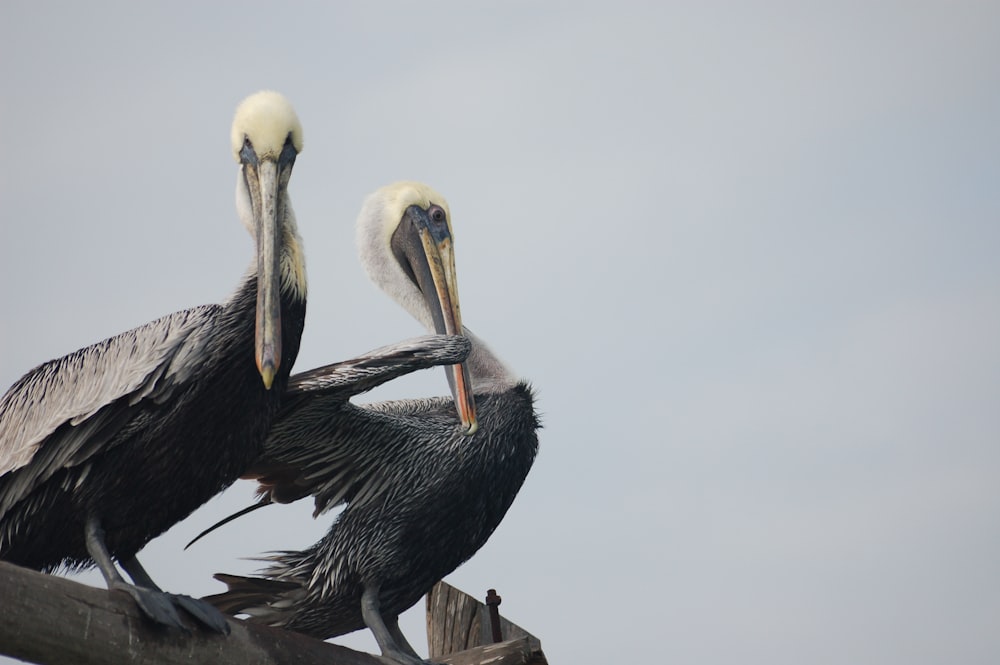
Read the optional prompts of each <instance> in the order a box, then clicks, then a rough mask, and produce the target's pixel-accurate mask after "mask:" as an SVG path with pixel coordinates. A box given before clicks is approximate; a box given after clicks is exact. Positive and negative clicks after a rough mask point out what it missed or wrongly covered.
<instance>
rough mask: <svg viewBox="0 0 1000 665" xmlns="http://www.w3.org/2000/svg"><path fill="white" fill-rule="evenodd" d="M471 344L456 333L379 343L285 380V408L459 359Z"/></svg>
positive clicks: (361, 390)
mask: <svg viewBox="0 0 1000 665" xmlns="http://www.w3.org/2000/svg"><path fill="white" fill-rule="evenodd" d="M471 349H472V343H471V342H470V341H469V340H468V339H467V338H466V337H463V336H460V335H423V336H421V337H414V338H412V339H408V340H405V341H402V342H398V343H396V344H390V345H389V346H383V347H381V348H378V349H375V350H374V351H369V352H368V353H366V354H364V355H361V356H358V357H357V358H353V359H351V360H344V361H342V362H338V363H333V364H331V365H324V366H323V367H317V368H316V369H311V370H309V371H307V372H302V373H300V374H296V375H294V376H292V377H291V378H290V379H289V380H288V390H287V392H286V399H287V400H289V404H290V406H289V407H288V408H286V409H285V411H289V410H291V409H293V408H295V406H296V405H297V404H299V403H300V401H301V399H302V398H306V399H308V398H309V397H310V396H314V395H317V394H328V395H331V396H332V395H340V396H343V397H345V398H347V397H351V396H353V395H360V394H361V393H364V392H367V391H369V390H371V389H372V388H375V387H377V386H380V385H382V384H383V383H387V382H388V381H391V380H392V379H395V378H398V377H401V376H404V375H406V374H409V373H411V372H415V371H417V370H419V369H427V368H429V367H436V366H438V365H454V364H457V363H460V362H463V361H464V360H465V359H466V358H467V357H468V355H469V351H470V350H471Z"/></svg>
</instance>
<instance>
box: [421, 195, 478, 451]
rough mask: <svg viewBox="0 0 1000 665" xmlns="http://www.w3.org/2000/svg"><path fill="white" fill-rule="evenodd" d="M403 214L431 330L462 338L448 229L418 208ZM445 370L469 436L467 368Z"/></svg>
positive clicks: (471, 402)
mask: <svg viewBox="0 0 1000 665" xmlns="http://www.w3.org/2000/svg"><path fill="white" fill-rule="evenodd" d="M406 214H407V216H408V217H409V218H410V221H411V222H412V224H407V225H405V226H406V227H407V228H408V229H409V231H408V234H415V237H414V236H413V235H410V236H409V237H408V238H407V239H406V240H405V241H404V243H405V244H404V245H403V247H404V250H403V253H404V255H405V256H406V258H407V259H408V261H409V266H410V269H411V271H412V273H413V276H414V277H415V279H416V282H417V285H418V287H419V288H420V292H421V293H422V294H423V296H424V299H425V300H426V302H427V308H428V309H429V310H430V312H431V316H432V317H433V319H434V329H435V331H436V332H437V333H438V334H439V335H462V334H464V333H463V328H462V312H461V308H460V307H459V304H458V278H457V276H456V272H455V254H454V250H453V246H452V238H451V229H450V228H449V227H448V223H447V221H446V220H445V219H444V217H443V216H442V217H441V219H439V220H436V219H433V218H432V216H431V215H429V214H428V212H427V211H426V210H424V209H422V208H421V207H420V206H410V207H409V208H407V210H406ZM445 371H446V373H447V376H448V385H449V386H450V387H451V394H452V397H453V398H454V399H455V406H456V407H457V409H458V416H459V418H460V419H461V421H462V426H463V428H464V430H465V434H466V435H467V436H471V435H472V434H474V433H475V432H476V430H477V429H478V428H479V423H478V421H477V420H476V400H475V397H474V396H473V394H472V379H471V377H470V376H469V369H468V367H466V365H465V364H464V363H462V364H458V365H449V366H448V367H446V368H445Z"/></svg>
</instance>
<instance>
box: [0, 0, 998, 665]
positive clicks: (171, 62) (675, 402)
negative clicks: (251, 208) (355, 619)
mask: <svg viewBox="0 0 1000 665" xmlns="http://www.w3.org/2000/svg"><path fill="white" fill-rule="evenodd" d="M0 86H2V88H0V89H2V90H3V93H2V95H0V153H2V154H3V156H4V158H3V159H2V160H0V217H2V219H3V222H2V226H0V266H2V272H0V307H2V308H3V312H4V314H3V316H2V317H0V341H2V342H3V345H4V349H5V352H4V353H3V354H2V355H0V385H2V387H6V386H9V385H10V384H11V383H13V382H14V381H15V380H16V379H17V378H18V377H19V376H20V375H21V374H23V373H24V372H25V371H27V370H29V369H30V368H31V367H33V366H35V365H37V364H38V363H40V362H43V361H45V360H48V359H51V358H53V357H56V356H59V355H62V354H64V353H67V352H70V351H73V350H75V349H77V348H79V347H81V346H84V345H86V344H89V343H91V342H94V341H97V340H99V339H101V338H103V337H106V336H109V335H112V334H115V333H118V332H121V331H123V330H126V329H128V328H130V327H132V326H135V325H138V324H140V323H143V322H145V321H148V320H150V319H153V318H155V317H157V316H160V315H162V314H166V313H168V312H171V311H175V310H178V309H183V308H185V307H188V306H192V305H197V304H202V303H206V302H213V301H219V300H221V299H223V298H225V297H226V295H227V294H228V293H229V292H230V291H231V290H232V289H233V288H235V286H236V283H237V281H238V279H239V277H240V275H241V274H242V272H243V270H244V268H245V267H246V265H247V264H248V263H249V261H250V257H251V243H250V241H249V239H248V237H247V235H246V233H245V231H244V230H243V229H242V228H241V226H240V225H239V223H238V221H237V218H236V215H235V211H234V205H233V191H234V184H235V177H234V174H235V171H236V165H235V163H234V162H233V160H232V158H231V157H230V156H229V146H228V140H229V139H228V136H229V134H228V132H229V123H230V120H231V117H232V113H233V110H234V109H235V106H236V104H237V103H238V102H239V101H240V100H241V99H242V98H243V97H245V96H246V95H248V94H250V93H252V92H254V91H256V90H259V89H262V88H273V89H277V90H280V91H281V92H283V93H284V94H285V95H286V96H288V97H289V99H290V100H291V101H292V103H293V104H294V105H295V106H296V108H297V110H298V113H299V116H300V118H301V120H302V123H303V126H304V132H305V150H304V152H303V153H302V155H301V157H300V158H299V160H298V162H297V163H296V167H295V173H294V175H293V180H292V185H291V192H292V196H293V201H294V205H295V210H296V212H297V215H298V218H299V225H300V230H301V232H302V235H303V237H304V240H305V246H306V250H307V261H308V270H309V278H310V294H309V295H310V301H309V315H308V320H307V328H306V333H305V337H304V339H303V346H302V352H301V354H300V356H299V362H298V364H297V367H298V368H300V369H307V368H309V367H313V366H316V365H320V364H324V363H327V362H331V361H334V360H339V359H343V358H345V357H348V356H351V355H354V354H356V353H359V352H362V351H365V350H368V349H370V348H374V347H376V346H380V345H382V344H385V343H389V342H393V341H396V340H398V339H402V338H405V337H410V336H413V335H416V334H419V333H420V332H421V330H420V328H419V327H418V325H417V324H416V323H415V322H413V321H412V320H410V319H409V317H408V316H407V315H406V314H405V313H404V312H403V311H402V310H400V309H399V308H398V307H396V306H395V305H394V304H393V303H392V302H391V301H389V300H388V299H387V298H385V297H384V296H382V295H381V294H380V293H378V292H377V290H376V289H375V288H374V287H372V286H371V285H370V284H368V283H367V280H366V279H365V277H364V276H363V273H362V271H361V269H360V266H359V265H358V262H357V259H356V257H355V252H354V219H355V217H356V215H357V212H358V210H359V208H360V204H361V201H362V200H363V198H364V196H365V195H366V194H367V193H368V192H370V191H372V190H373V189H375V188H377V187H378V186H380V185H383V184H386V183H388V182H391V181H393V180H397V179H402V178H406V179H419V180H424V181H426V182H428V183H429V184H431V185H432V186H433V187H435V188H436V189H438V190H439V191H441V192H442V193H443V194H444V195H445V196H447V197H448V199H449V202H450V204H451V210H452V213H453V218H454V225H455V231H456V251H457V262H458V271H459V275H460V277H459V282H460V290H461V297H462V308H463V314H464V318H465V321H466V323H467V324H468V325H469V327H470V328H472V329H473V330H475V331H476V332H477V333H478V334H479V335H481V336H482V337H483V338H484V339H486V340H488V341H489V342H490V343H491V345H492V346H493V348H494V349H495V350H496V351H497V353H498V354H499V355H500V356H502V357H503V358H504V359H505V360H506V361H507V362H508V363H509V364H510V365H511V366H512V367H513V368H515V369H516V370H517V371H518V372H520V373H522V374H523V375H524V376H526V377H528V378H530V379H531V380H532V381H533V382H534V384H535V386H536V388H537V390H538V393H539V408H540V410H541V411H542V414H543V419H544V424H545V429H544V430H543V431H542V435H541V446H542V448H541V452H540V456H539V458H538V461H537V463H536V465H535V468H534V469H533V470H532V473H531V475H530V476H529V478H528V481H527V484H526V485H525V487H524V489H523V491H522V492H521V494H520V496H519V497H518V499H517V501H516V502H515V504H514V506H513V508H512V509H511V511H510V513H509V514H508V516H507V519H506V520H505V522H504V523H503V524H502V525H501V527H500V529H498V531H497V532H496V534H495V535H494V537H493V539H492V540H491V541H490V543H488V544H487V546H486V547H485V548H483V550H482V551H481V552H480V553H479V554H478V555H477V556H476V557H475V558H473V559H472V560H471V561H470V562H469V563H467V564H466V565H465V566H463V567H462V568H461V569H459V570H458V571H457V572H456V573H454V574H453V575H451V576H450V577H449V578H448V579H449V581H450V582H452V583H453V584H455V585H457V586H459V587H460V588H463V589H465V590H466V591H469V592H472V593H477V594H481V593H484V592H485V590H486V589H487V588H488V587H495V588H497V589H498V590H499V592H500V594H501V595H502V596H503V598H504V604H503V608H502V609H503V610H504V611H505V613H506V614H507V615H508V616H509V617H510V618H511V619H512V620H514V621H515V622H518V623H520V624H522V625H523V626H524V627H526V628H528V629H529V630H531V631H533V632H535V633H536V634H538V635H539V636H540V637H541V639H542V641H543V645H544V647H545V651H546V653H547V654H548V655H549V657H550V660H551V662H553V663H609V662H653V661H657V662H690V663H694V662H697V663H700V664H702V665H710V664H713V663H718V664H720V665H721V664H729V663H733V662H740V663H743V664H745V665H754V664H765V663H766V664H767V665H776V664H783V663H787V664H789V665H791V664H797V663H801V662H809V663H812V664H814V665H825V664H829V665H833V664H842V663H848V662H849V663H853V664H859V665H860V664H866V663H872V664H874V663H904V662H905V663H908V664H911V665H912V664H922V663H928V664H929V663H942V662H961V663H964V664H975V663H984V664H985V663H995V662H997V659H998V658H1000V631H998V630H997V626H1000V568H998V564H997V562H998V561H1000V491H998V489H997V478H998V476H1000V352H998V343H997V340H998V339H1000V260H998V258H997V257H998V255H1000V194H998V192H1000V121H998V119H1000V5H997V4H996V3H991V2H950V1H948V2H945V1H941V2H925V3H905V2H896V3H892V2H888V3H887V2H876V3H872V2H849V3H830V4H818V3H792V2H758V3H742V2H713V3H684V4H680V3H652V2H650V3H635V2H616V3H605V4H598V3H579V2H558V3H544V4H543V3H533V2H531V3H529V2H505V3H499V2H491V3H484V2H480V3H476V2H473V3H466V2H421V3H360V2H358V3H339V4H338V5H337V6H336V7H333V6H327V5H321V4H319V3H300V4H298V5H295V6H294V8H286V9H282V8H281V7H279V6H278V5H275V4H274V3H271V2H229V3H199V4H195V3H190V4H187V5H184V4H181V3H163V4H159V5H149V4H139V3H126V2H120V3H111V2H97V3H88V4H87V5H86V6H84V5H79V4H73V5H71V4H69V3H65V4H61V5H57V4H48V5H44V4H42V3H34V2H5V3H3V5H2V7H0ZM446 390H447V389H446V384H445V382H444V380H443V378H442V376H441V375H440V373H438V372H433V373H431V372H427V373H424V374H422V375H420V376H418V377H413V378H411V379H407V380H405V381H401V382H398V383H397V384H394V385H392V386H389V387H387V389H386V390H383V391H380V392H379V393H377V394H375V395H374V396H373V398H391V397H401V396H411V395H418V394H419V395H427V394H444V393H445V392H446ZM178 491H183V488H178ZM251 496H252V492H251V487H250V486H248V485H242V484H238V485H237V486H235V487H234V488H231V489H230V490H229V491H228V492H227V493H226V494H224V495H223V496H222V497H221V498H219V499H217V500H215V501H213V502H212V503H211V504H209V505H208V506H206V507H205V508H204V509H202V510H201V511H199V512H197V513H195V514H194V515H193V516H192V517H191V518H189V519H188V520H186V521H185V522H183V523H181V524H180V525H178V526H176V527H175V528H174V529H173V530H171V531H170V532H169V533H167V534H166V535H164V536H163V537H161V538H159V539H158V540H156V541H154V542H153V543H152V544H151V545H149V546H148V547H147V548H146V550H144V552H143V553H142V554H141V558H142V560H143V562H144V563H145V565H146V567H147V568H148V569H149V570H150V573H151V574H152V575H153V577H154V578H155V579H157V580H158V581H160V583H161V584H162V585H163V586H165V587H167V588H169V589H171V590H174V591H184V592H187V593H191V594H196V595H201V594H205V593H212V592H215V591H218V590H219V589H220V585H218V584H217V583H215V582H214V581H213V580H211V574H212V573H213V572H217V571H227V572H251V571H252V570H254V569H255V568H256V564H255V563H254V562H251V561H245V560H241V559H240V558H239V557H251V556H254V555H256V554H258V553H260V552H263V551H266V550H269V549H283V548H288V547H299V546H304V545H307V544H309V543H311V542H313V541H315V540H316V539H318V537H319V536H320V534H322V532H323V531H324V530H325V527H326V524H325V523H316V522H313V521H312V520H311V519H310V517H309V506H305V505H303V506H299V507H295V508H291V509H284V510H283V509H280V508H275V509H273V510H270V511H260V512H258V513H257V514H255V515H254V516H253V517H252V518H248V519H245V520H244V521H243V525H242V526H233V527H231V528H228V529H226V530H225V531H223V532H220V533H219V534H217V535H215V536H214V537H212V538H210V539H209V540H206V541H204V542H202V543H200V544H199V545H198V546H197V547H196V548H194V549H193V550H190V551H188V552H182V551H181V547H182V546H183V544H184V543H185V542H187V540H188V539H189V538H190V537H192V536H193V535H194V534H196V533H197V532H198V531H200V530H201V529H202V528H204V527H205V526H207V525H208V524H211V523H212V522H213V521H214V520H215V519H217V518H219V517H221V516H223V515H225V514H227V513H229V512H231V511H232V510H233V509H235V508H238V507H242V506H243V505H244V504H246V503H247V502H248V501H249V500H250V498H251ZM266 513H270V514H266ZM86 579H88V580H89V581H91V582H92V583H95V584H99V576H97V575H92V576H89V577H87V578H86ZM422 626H423V624H422V609H418V610H417V611H416V612H412V613H411V614H410V615H408V616H407V617H406V618H405V621H404V630H405V631H406V632H407V633H408V635H410V636H411V641H412V642H414V643H415V644H416V645H417V646H418V650H421V651H423V637H422V630H423V627H422ZM338 641H340V642H342V643H347V644H350V645H352V646H358V647H360V648H365V649H372V648H374V644H373V641H372V640H371V639H370V638H368V636H367V635H363V634H359V635H358V636H352V637H350V638H349V639H347V640H338Z"/></svg>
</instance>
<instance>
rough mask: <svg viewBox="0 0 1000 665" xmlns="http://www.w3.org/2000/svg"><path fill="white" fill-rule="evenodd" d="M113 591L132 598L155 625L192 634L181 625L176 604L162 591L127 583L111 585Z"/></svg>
mask: <svg viewBox="0 0 1000 665" xmlns="http://www.w3.org/2000/svg"><path fill="white" fill-rule="evenodd" d="M111 588H112V590H115V591H124V592H125V593H127V594H128V595H130V596H132V598H133V599H134V600H135V604H136V605H138V606H139V609H140V610H142V613H143V614H145V615H146V616H147V617H149V618H150V620H152V621H153V622H155V623H158V624H160V625H161V626H167V627H168V628H177V629H179V630H181V631H183V632H185V633H190V632H191V631H190V630H188V628H187V626H185V625H184V624H183V623H181V617H180V615H179V614H177V610H175V609H174V604H173V602H172V601H171V599H170V596H169V594H165V593H163V592H162V591H153V590H151V589H143V588H140V587H137V586H133V585H131V584H128V583H126V582H115V583H114V584H112V585H111Z"/></svg>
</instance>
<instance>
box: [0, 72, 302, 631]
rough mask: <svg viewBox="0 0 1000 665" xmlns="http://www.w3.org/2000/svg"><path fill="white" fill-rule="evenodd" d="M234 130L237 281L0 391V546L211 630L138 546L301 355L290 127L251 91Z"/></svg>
mask: <svg viewBox="0 0 1000 665" xmlns="http://www.w3.org/2000/svg"><path fill="white" fill-rule="evenodd" d="M231 138H232V151H233V155H234V157H235V158H236V161H237V162H238V163H239V175H238V177H237V184H236V203H237V209H238V213H239V216H240V218H241V220H242V222H243V224H244V225H245V226H246V227H247V229H248V230H249V231H250V234H251V235H252V236H253V238H254V241H255V243H256V248H257V258H256V261H255V262H253V263H252V264H251V267H250V269H249V270H248V272H247V274H246V275H245V277H244V278H243V280H242V282H241V283H240V285H239V287H238V288H237V290H236V292H235V293H233V294H232V296H231V297H230V298H229V299H228V300H227V301H226V302H224V303H222V304H217V305H204V306H201V307H194V308H191V309H187V310H184V311H181V312H176V313H174V314H170V315H168V316H165V317H163V318H160V319H156V320H155V321H152V322H150V323H147V324H146V325H143V326H140V327H138V328H135V329H133V330H130V331H128V332H124V333H122V334H120V335H117V336H115V337H111V338H109V339H106V340H104V341H102V342H98V343H97V344H94V345H92V346H88V347H86V348H83V349H80V350H79V351H76V352H75V353H71V354H69V355H67V356H64V357H62V358H58V359H56V360H52V361H49V362H47V363H44V364H42V365H39V366H38V367H36V368H35V369H33V370H31V371H30V372H28V373H27V374H26V375H24V376H23V377H22V378H21V379H20V380H19V381H17V383H15V384H14V385H13V386H12V387H11V388H10V390H8V391H7V393H6V394H5V395H4V396H3V397H2V398H0V559H4V560H6V561H10V562H12V563H15V564H19V565H22V566H27V567H31V568H35V569H38V570H42V571H46V572H49V571H52V570H54V569H57V568H59V567H65V568H67V569H70V570H73V569H80V568H87V567H91V566H94V565H96V566H97V567H98V568H99V569H100V570H101V573H102V574H103V575H104V578H105V580H106V582H107V585H108V588H109V589H111V590H121V591H124V592H126V593H128V594H129V595H131V596H132V597H133V598H134V599H135V601H136V603H137V604H138V606H139V607H140V608H141V610H142V611H143V612H144V613H145V614H146V615H147V616H149V617H150V618H151V619H152V620H153V621H155V622H157V623H160V624H164V625H167V626H174V627H177V628H180V629H183V630H187V629H186V628H185V626H184V624H183V623H182V622H181V621H180V616H179V614H178V612H177V610H176V607H181V608H183V609H185V610H186V611H187V612H188V613H189V614H191V615H193V616H194V617H195V618H196V619H198V620H199V621H200V622H201V623H203V624H204V625H206V626H207V627H209V628H211V629H214V630H217V631H219V632H222V633H228V631H229V627H228V625H227V623H226V620H225V617H223V616H222V614H221V613H220V612H218V611H217V610H215V609H214V608H212V607H211V606H210V605H208V604H207V603H204V602H202V601H197V600H195V599H193V598H189V597H187V596H179V595H174V594H168V593H165V592H162V591H161V590H160V589H159V588H158V587H157V586H156V584H155V583H154V582H153V581H152V579H151V578H150V576H149V574H148V573H146V571H145V570H144V569H143V567H142V566H141V565H140V563H139V561H138V559H137V558H136V553H137V552H138V551H139V550H140V549H142V547H143V546H144V545H145V544H146V543H148V542H149V541H150V540H152V539H153V538H155V537H156V536H158V535H159V534H161V533H162V532H164V531H165V530H167V529H168V528H169V527H170V526H172V525H173V524H175V523H176V522H179V521H180V520H182V519H184V518H185V517H187V516H188V515H189V514H191V512H193V511H194V510H195V509H196V508H197V507H198V506H200V505H201V504H203V503H204V502H205V501H207V500H208V499H209V498H211V497H212V496H213V495H215V494H216V493H218V492H220V491H221V490H222V489H224V488H225V487H227V486H228V485H230V484H231V483H232V482H234V481H235V480H236V479H237V478H238V477H239V475H240V474H241V473H242V472H243V471H244V470H245V469H246V467H247V465H249V464H250V462H252V461H253V460H254V459H255V458H256V457H257V456H258V455H259V454H260V453H261V450H262V446H263V443H264V439H265V437H266V435H267V432H268V430H269V429H270V426H271V423H272V421H273V420H274V417H275V415H276V414H277V411H278V406H279V402H280V400H281V397H282V395H283V393H284V391H285V387H286V385H287V381H288V376H289V373H290V369H291V367H292V364H293V363H294V361H295V357H296V355H297V354H298V349H299V339H300V337H301V336H302V328H303V324H304V321H305V310H306V280H305V268H304V263H303V257H302V247H301V240H300V238H299V236H298V231H297V230H296V225H295V216H294V214H293V212H292V209H291V204H290V202H289V198H288V191H287V188H288V180H289V177H290V176H291V173H292V167H293V165H294V164H295V158H296V156H297V155H298V154H299V152H301V150H302V127H301V125H300V123H299V120H298V118H297V116H296V114H295V111H294V109H293V108H292V106H291V104H289V103H288V101H287V100H286V99H285V98H284V97H282V96H281V95H279V94H278V93H275V92H260V93H257V94H255V95H252V96H250V97H248V98H247V99H246V100H244V101H243V102H242V103H241V104H240V105H239V107H238V108H237V111H236V116H235V118H234V121H233V126H232V134H231ZM115 562H117V563H118V564H119V565H120V566H121V568H122V569H123V570H124V571H125V572H126V573H127V574H128V576H129V577H130V578H131V579H132V582H133V583H132V584H130V583H128V582H126V581H125V580H124V578H123V577H122V575H121V574H120V573H119V572H118V570H117V569H116V567H115ZM175 606H176V607H175Z"/></svg>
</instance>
